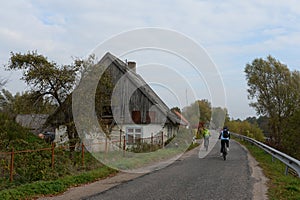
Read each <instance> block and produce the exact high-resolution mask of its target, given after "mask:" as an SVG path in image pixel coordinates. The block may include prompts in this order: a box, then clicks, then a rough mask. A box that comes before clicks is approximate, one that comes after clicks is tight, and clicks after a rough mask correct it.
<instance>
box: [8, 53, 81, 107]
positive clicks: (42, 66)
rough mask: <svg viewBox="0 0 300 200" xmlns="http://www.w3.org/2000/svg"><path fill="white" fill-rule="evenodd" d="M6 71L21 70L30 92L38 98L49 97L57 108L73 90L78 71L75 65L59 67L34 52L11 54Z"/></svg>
mask: <svg viewBox="0 0 300 200" xmlns="http://www.w3.org/2000/svg"><path fill="white" fill-rule="evenodd" d="M6 69H7V70H23V77H22V80H24V81H25V82H26V83H27V84H28V85H30V86H31V89H32V91H34V92H36V93H38V94H39V96H43V97H45V96H48V97H51V98H52V99H53V100H55V103H57V104H58V105H59V106H61V104H62V102H63V101H64V100H65V99H66V97H67V95H68V94H70V92H71V91H72V90H73V88H74V85H75V80H76V73H77V72H78V70H79V69H78V67H76V65H75V64H74V65H62V66H59V65H58V64H56V63H55V62H50V61H48V59H47V58H46V57H45V56H43V55H40V54H38V53H37V52H36V51H33V52H28V53H27V54H21V53H13V52H12V53H11V57H10V60H9V63H8V65H6Z"/></svg>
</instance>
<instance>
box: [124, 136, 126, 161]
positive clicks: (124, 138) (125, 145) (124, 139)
mask: <svg viewBox="0 0 300 200" xmlns="http://www.w3.org/2000/svg"><path fill="white" fill-rule="evenodd" d="M125 148H126V138H125V135H124V136H123V156H125Z"/></svg>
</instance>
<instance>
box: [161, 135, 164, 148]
mask: <svg viewBox="0 0 300 200" xmlns="http://www.w3.org/2000/svg"><path fill="white" fill-rule="evenodd" d="M161 145H162V148H164V132H161Z"/></svg>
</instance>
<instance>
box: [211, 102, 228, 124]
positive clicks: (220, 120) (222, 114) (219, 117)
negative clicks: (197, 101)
mask: <svg viewBox="0 0 300 200" xmlns="http://www.w3.org/2000/svg"><path fill="white" fill-rule="evenodd" d="M226 117H227V109H226V108H224V109H223V108H221V107H217V108H213V109H212V123H211V125H212V126H213V127H212V128H215V129H219V128H222V127H223V126H224V123H225V120H226Z"/></svg>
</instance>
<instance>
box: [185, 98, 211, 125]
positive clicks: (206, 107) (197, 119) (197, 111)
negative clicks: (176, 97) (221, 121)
mask: <svg viewBox="0 0 300 200" xmlns="http://www.w3.org/2000/svg"><path fill="white" fill-rule="evenodd" d="M211 110H212V108H211V104H210V102H208V100H206V99H203V100H197V101H195V102H194V103H192V104H191V105H190V106H187V107H185V108H183V111H182V114H183V116H184V117H185V118H186V119H187V120H188V121H189V122H190V124H191V126H192V127H194V128H198V126H199V124H202V125H203V124H208V123H210V120H211Z"/></svg>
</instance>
